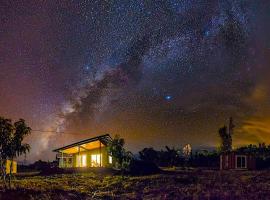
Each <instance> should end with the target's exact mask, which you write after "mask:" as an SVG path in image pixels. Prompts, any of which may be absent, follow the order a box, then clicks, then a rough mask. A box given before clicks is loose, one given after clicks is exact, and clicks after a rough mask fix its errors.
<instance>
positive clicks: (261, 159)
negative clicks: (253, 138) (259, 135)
mask: <svg viewBox="0 0 270 200" xmlns="http://www.w3.org/2000/svg"><path fill="white" fill-rule="evenodd" d="M236 152H238V153H243V154H250V155H253V156H254V157H255V158H256V167H257V169H264V168H270V145H268V146H266V145H265V143H261V144H259V145H258V146H257V145H254V144H250V145H248V146H243V147H239V148H237V149H236Z"/></svg>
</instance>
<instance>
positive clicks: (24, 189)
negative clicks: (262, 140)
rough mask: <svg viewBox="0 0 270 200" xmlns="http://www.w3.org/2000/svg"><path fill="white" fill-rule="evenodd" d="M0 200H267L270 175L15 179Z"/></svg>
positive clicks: (196, 172)
mask: <svg viewBox="0 0 270 200" xmlns="http://www.w3.org/2000/svg"><path fill="white" fill-rule="evenodd" d="M1 188H2V190H1V192H0V199H1V200H2V199H3V200H9V199H12V200H14V199H15V200H19V199H27V200H29V199H39V200H42V199H44V200H45V199H46V200H47V199H57V200H61V199H62V200H64V199H65V200H66V199H252V200H254V199H270V173H269V171H260V172H257V171H253V172H251V171H226V172H220V171H211V170H193V171H181V170H171V171H167V172H164V173H162V174H157V175H149V176H139V177H137V176H135V177H132V176H120V175H108V174H100V173H93V172H91V173H90V172H88V173H78V174H60V175H59V174H58V175H52V176H29V177H17V178H16V180H15V181H14V183H13V189H12V190H8V191H7V190H6V191H4V190H3V186H1Z"/></svg>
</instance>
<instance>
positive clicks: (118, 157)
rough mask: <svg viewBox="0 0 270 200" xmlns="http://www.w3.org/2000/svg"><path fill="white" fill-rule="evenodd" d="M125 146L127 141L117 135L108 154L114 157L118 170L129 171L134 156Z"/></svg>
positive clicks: (110, 144)
mask: <svg viewBox="0 0 270 200" xmlns="http://www.w3.org/2000/svg"><path fill="white" fill-rule="evenodd" d="M124 145H125V140H124V139H123V138H120V136H119V135H116V136H115V137H114V138H113V139H112V141H110V142H109V144H108V152H109V153H110V154H111V156H112V157H113V160H114V165H115V167H116V168H120V169H122V170H127V169H128V167H129V164H130V162H131V160H132V159H133V155H132V153H131V152H130V151H126V150H125V148H124Z"/></svg>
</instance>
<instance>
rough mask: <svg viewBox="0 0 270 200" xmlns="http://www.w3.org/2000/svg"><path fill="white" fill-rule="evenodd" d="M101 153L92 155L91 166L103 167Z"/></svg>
mask: <svg viewBox="0 0 270 200" xmlns="http://www.w3.org/2000/svg"><path fill="white" fill-rule="evenodd" d="M101 159H102V157H101V154H94V155H91V167H101V166H102V164H101Z"/></svg>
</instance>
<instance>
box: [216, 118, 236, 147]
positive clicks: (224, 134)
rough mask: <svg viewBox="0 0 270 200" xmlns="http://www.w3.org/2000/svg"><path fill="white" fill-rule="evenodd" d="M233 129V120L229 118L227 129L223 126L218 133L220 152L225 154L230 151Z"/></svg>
mask: <svg viewBox="0 0 270 200" xmlns="http://www.w3.org/2000/svg"><path fill="white" fill-rule="evenodd" d="M234 127H235V126H234V124H233V118H232V117H231V118H230V122H229V128H227V126H224V127H222V128H220V129H219V131H218V133H219V136H220V139H221V146H220V150H221V152H227V151H231V150H232V135H233V129H234Z"/></svg>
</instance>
